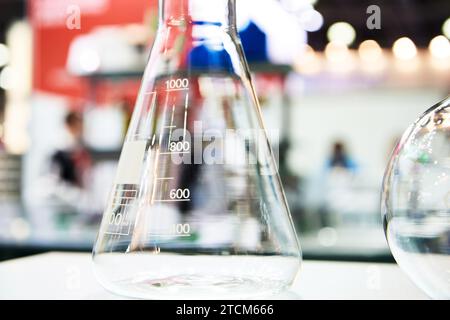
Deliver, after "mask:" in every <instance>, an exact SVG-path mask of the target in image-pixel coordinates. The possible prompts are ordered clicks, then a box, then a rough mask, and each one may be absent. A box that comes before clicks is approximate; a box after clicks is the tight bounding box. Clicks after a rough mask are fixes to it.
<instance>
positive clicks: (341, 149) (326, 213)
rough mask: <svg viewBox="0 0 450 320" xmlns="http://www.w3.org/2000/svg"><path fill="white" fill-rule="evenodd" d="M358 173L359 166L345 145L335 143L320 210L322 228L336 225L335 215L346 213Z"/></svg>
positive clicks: (326, 174) (340, 142) (325, 175)
mask: <svg viewBox="0 0 450 320" xmlns="http://www.w3.org/2000/svg"><path fill="white" fill-rule="evenodd" d="M356 171H357V165H356V163H355V162H354V161H353V159H352V157H351V156H350V154H349V153H348V151H347V147H346V145H345V143H344V142H342V141H340V140H337V141H335V142H334V143H333V145H332V150H331V155H330V157H329V159H328V160H327V162H326V168H325V174H324V176H323V190H324V191H325V192H324V196H323V197H324V198H323V202H322V205H321V206H320V209H319V213H320V224H321V226H322V227H327V226H332V225H336V224H337V223H338V222H337V221H335V219H334V218H336V217H335V215H334V214H336V213H343V212H345V211H346V207H347V205H348V203H346V201H347V199H348V198H349V196H351V195H352V194H353V186H354V183H353V182H354V177H355V174H356Z"/></svg>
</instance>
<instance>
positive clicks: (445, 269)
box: [382, 98, 450, 299]
mask: <svg viewBox="0 0 450 320" xmlns="http://www.w3.org/2000/svg"><path fill="white" fill-rule="evenodd" d="M449 112H450V99H449V98H447V99H446V100H444V101H443V102H441V103H439V104H437V105H436V106H434V107H432V108H431V109H429V110H428V111H427V112H425V113H424V114H423V115H422V116H421V117H420V118H419V119H418V120H417V121H416V123H415V124H414V125H412V126H411V127H410V128H409V129H408V131H407V132H406V133H405V134H404V136H403V138H402V140H401V141H400V143H399V144H398V145H397V147H396V149H395V151H394V154H393V156H392V159H391V161H390V164H389V166H388V168H387V171H386V176H385V181H384V186H383V187H384V189H383V201H382V207H383V208H382V210H383V211H382V214H383V222H384V225H385V231H386V236H387V239H388V242H389V245H390V248H391V250H392V253H393V254H394V257H395V259H396V260H397V262H398V263H399V265H400V266H401V267H402V268H403V269H404V270H405V271H406V273H407V274H408V275H409V276H410V277H411V278H412V280H413V281H414V282H415V283H416V284H417V285H418V286H419V287H421V288H422V289H423V290H424V291H425V292H426V293H427V294H428V295H429V296H431V297H433V298H443V299H448V298H450V211H449V205H450V162H449V160H450V130H449V127H450V116H449V115H450V113H449Z"/></svg>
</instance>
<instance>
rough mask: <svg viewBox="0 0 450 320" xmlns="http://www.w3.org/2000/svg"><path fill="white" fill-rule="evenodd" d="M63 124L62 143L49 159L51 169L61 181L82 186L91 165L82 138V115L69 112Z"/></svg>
mask: <svg viewBox="0 0 450 320" xmlns="http://www.w3.org/2000/svg"><path fill="white" fill-rule="evenodd" d="M65 126H66V132H65V136H64V140H63V141H62V145H61V146H60V147H59V148H58V150H57V151H56V152H55V153H54V154H53V156H52V159H51V163H52V169H53V170H55V171H56V172H57V175H58V177H59V180H60V181H61V182H64V183H67V184H69V185H72V186H74V187H79V188H83V187H84V186H85V184H86V181H85V179H86V178H87V177H86V176H87V175H88V172H89V169H90V167H91V158H90V154H89V152H88V151H87V150H86V148H85V147H84V144H83V140H82V136H83V118H82V116H81V115H80V114H79V113H77V112H73V111H72V112H69V113H68V114H67V115H66V117H65Z"/></svg>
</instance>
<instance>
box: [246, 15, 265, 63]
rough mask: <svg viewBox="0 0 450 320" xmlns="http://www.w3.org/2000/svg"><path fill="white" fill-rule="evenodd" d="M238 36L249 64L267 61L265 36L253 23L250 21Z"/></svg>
mask: <svg viewBox="0 0 450 320" xmlns="http://www.w3.org/2000/svg"><path fill="white" fill-rule="evenodd" d="M239 35H240V37H241V40H242V46H243V47H244V52H245V56H246V57H247V61H248V62H249V63H255V62H267V61H269V57H268V55H267V37H266V34H265V33H264V32H262V31H261V29H260V28H258V26H257V25H256V24H255V23H253V21H250V22H249V24H248V25H247V27H246V28H245V29H244V30H242V31H241V32H239Z"/></svg>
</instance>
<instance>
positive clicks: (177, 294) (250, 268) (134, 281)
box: [96, 254, 300, 299]
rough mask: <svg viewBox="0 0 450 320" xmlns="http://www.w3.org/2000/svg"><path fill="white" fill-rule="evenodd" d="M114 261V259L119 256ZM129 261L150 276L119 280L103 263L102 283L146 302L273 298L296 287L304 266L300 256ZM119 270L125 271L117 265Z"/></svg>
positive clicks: (169, 257) (99, 274)
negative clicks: (145, 268)
mask: <svg viewBox="0 0 450 320" xmlns="http://www.w3.org/2000/svg"><path fill="white" fill-rule="evenodd" d="M104 256H108V254H105V255H104ZM110 256H111V257H109V258H113V256H114V254H110ZM105 258H106V257H103V259H105ZM129 258H139V259H130V260H129V261H128V262H129V263H130V264H132V265H133V266H141V267H142V266H144V265H147V266H149V268H148V269H147V270H150V271H141V272H132V273H128V276H123V277H118V276H112V273H111V272H109V273H105V272H104V271H105V269H102V267H101V264H100V265H96V274H97V278H98V279H99V281H100V282H101V283H102V285H103V286H104V287H105V288H106V289H108V290H109V291H111V292H113V293H116V294H120V295H123V296H127V297H133V298H142V299H239V298H253V297H261V296H263V297H266V296H267V297H270V296H273V295H276V294H278V293H280V292H281V291H283V290H286V289H288V288H289V287H290V285H291V284H292V281H293V280H294V277H295V274H296V273H297V271H298V267H299V264H300V262H299V260H298V258H295V257H270V256H266V257H261V256H260V257H254V256H253V257H252V256H216V257H212V256H210V257H208V256H198V255H197V256H172V255H167V256H164V255H163V256H160V257H158V258H157V257H155V256H147V255H145V254H144V255H137V256H134V257H129ZM162 258H164V259H162ZM107 259H108V258H107ZM108 260H109V259H108ZM138 261H139V262H138ZM144 261H145V262H144ZM108 265H109V264H108ZM122 267H124V265H122ZM99 268H100V269H99ZM116 268H117V269H116V270H121V268H120V266H119V265H117V264H116ZM102 271H103V272H102ZM134 271H137V270H136V269H135V270H134ZM105 276H106V277H105Z"/></svg>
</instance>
